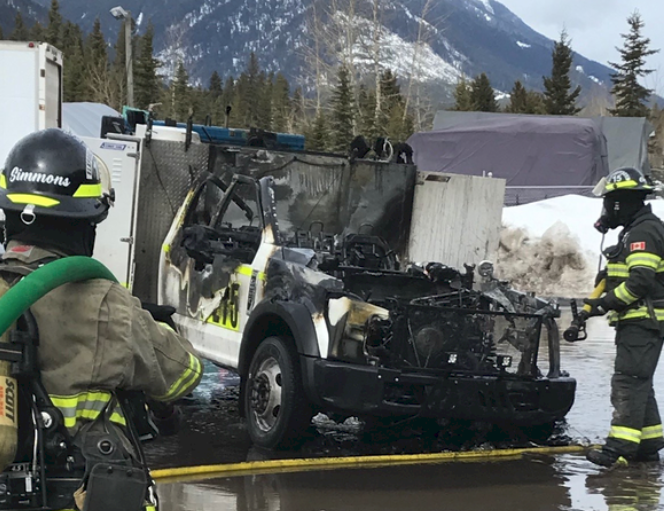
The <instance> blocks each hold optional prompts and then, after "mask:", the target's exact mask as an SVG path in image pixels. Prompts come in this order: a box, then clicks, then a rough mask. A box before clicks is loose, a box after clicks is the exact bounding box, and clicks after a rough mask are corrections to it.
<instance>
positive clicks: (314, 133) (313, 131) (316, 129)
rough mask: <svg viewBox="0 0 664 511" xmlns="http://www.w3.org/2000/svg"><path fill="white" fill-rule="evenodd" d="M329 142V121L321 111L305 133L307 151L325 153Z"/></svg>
mask: <svg viewBox="0 0 664 511" xmlns="http://www.w3.org/2000/svg"><path fill="white" fill-rule="evenodd" d="M329 140H330V134H329V130H328V125H327V120H326V119H325V115H324V114H323V111H322V110H321V111H320V112H318V115H316V117H315V119H314V122H313V124H312V125H311V127H310V129H309V130H308V131H307V132H306V133H305V146H306V149H307V151H325V150H327V149H328V142H329ZM346 150H348V148H346Z"/></svg>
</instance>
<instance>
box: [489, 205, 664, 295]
mask: <svg viewBox="0 0 664 511" xmlns="http://www.w3.org/2000/svg"><path fill="white" fill-rule="evenodd" d="M650 204H651V205H652V208H653V212H654V213H655V214H656V215H658V216H659V217H660V218H664V201H663V200H654V201H651V202H650ZM601 211H602V200H601V199H599V198H593V197H582V196H580V195H565V196H562V197H555V198H553V199H546V200H543V201H539V202H533V203H531V204H524V205H522V206H512V207H508V208H504V209H503V232H502V234H501V240H500V249H499V253H498V263H497V266H496V269H497V274H498V276H499V277H500V278H501V279H505V280H510V281H511V282H513V283H514V285H515V286H516V287H517V288H518V289H523V290H527V291H534V292H536V293H537V294H540V295H548V296H553V295H555V296H563V297H578V296H584V295H586V294H587V293H588V292H589V291H591V290H592V288H593V284H594V279H595V274H596V272H597V268H598V262H599V257H600V246H601V244H602V235H601V234H600V233H598V232H597V231H596V230H595V228H594V227H593V224H594V223H595V221H596V220H597V218H599V216H600V214H601ZM617 238H618V230H614V231H610V232H609V233H608V234H607V235H606V238H605V240H604V247H607V246H609V245H613V244H615V243H616V241H617ZM603 265H604V261H602V266H603Z"/></svg>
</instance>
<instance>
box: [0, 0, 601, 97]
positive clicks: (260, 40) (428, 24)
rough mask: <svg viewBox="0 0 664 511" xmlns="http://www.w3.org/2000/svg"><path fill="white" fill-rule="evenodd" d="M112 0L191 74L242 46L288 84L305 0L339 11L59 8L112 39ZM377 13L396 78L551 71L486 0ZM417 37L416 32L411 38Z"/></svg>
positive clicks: (528, 35) (363, 47)
mask: <svg viewBox="0 0 664 511" xmlns="http://www.w3.org/2000/svg"><path fill="white" fill-rule="evenodd" d="M18 1H21V2H22V3H25V2H28V1H34V2H36V3H37V4H40V5H41V6H42V7H44V6H48V4H49V3H50V0H0V8H1V7H2V5H3V4H13V3H14V2H18ZM120 1H121V5H122V6H123V7H124V8H125V9H127V10H130V11H131V13H132V15H133V16H134V18H135V19H136V20H137V22H138V25H139V27H138V28H139V30H144V29H145V26H146V25H147V21H148V20H150V21H152V23H153V24H154V26H155V31H156V41H155V43H156V48H157V51H159V52H160V56H161V57H162V59H163V60H165V61H166V63H167V64H168V63H169V62H175V61H177V59H178V58H180V57H182V58H184V61H185V64H186V66H187V68H188V70H189V72H190V74H191V76H192V77H194V78H195V79H198V80H201V81H202V82H204V83H207V80H208V78H209V77H210V75H211V73H212V72H213V71H214V70H217V71H218V72H219V73H220V74H221V75H222V76H226V75H231V74H232V75H238V74H239V73H240V72H241V71H242V69H243V68H244V66H245V64H246V60H247V57H248V55H249V52H250V51H254V52H256V54H257V55H258V57H259V60H260V64H261V66H262V67H263V68H266V69H268V70H275V71H276V70H280V71H282V72H284V73H285V74H286V75H287V77H288V78H289V79H291V80H293V81H297V80H296V79H297V78H298V77H301V76H305V75H307V70H308V69H310V68H308V67H307V63H306V59H305V54H306V53H307V51H306V48H311V47H313V43H312V37H313V33H312V30H313V29H312V27H313V24H312V22H311V20H312V19H313V12H314V5H315V7H316V13H317V14H318V17H320V18H322V22H321V25H322V26H323V27H325V28H329V27H330V26H331V25H332V24H334V23H335V22H338V21H339V20H338V16H339V15H337V18H334V17H329V16H326V15H325V14H324V11H325V7H326V6H329V5H330V4H331V3H332V2H330V1H329V0H328V1H323V0H318V1H316V3H314V2H315V0H95V1H94V2H91V1H89V0H60V5H61V10H62V12H63V14H64V15H65V16H66V17H67V18H69V19H70V20H72V21H74V22H77V23H79V24H81V25H82V26H83V27H84V28H85V29H86V30H89V29H90V28H91V26H92V23H93V21H94V19H95V17H97V16H98V17H100V19H101V21H102V25H103V27H104V29H105V31H106V32H107V34H108V38H109V41H114V40H115V36H116V33H117V29H118V27H119V23H118V22H116V21H115V20H114V19H113V18H112V17H111V15H110V14H109V10H110V9H111V8H112V7H114V6H116V5H117V4H118V2H120ZM346 1H348V0H346ZM354 1H355V3H356V11H355V12H356V15H358V16H359V18H356V20H357V21H356V22H355V27H356V29H357V30H356V33H357V34H358V35H357V39H356V40H355V45H354V52H353V54H354V58H355V59H356V63H357V65H360V66H362V65H366V66H373V54H372V53H371V51H370V49H371V44H370V43H371V42H372V41H371V38H372V34H373V26H374V25H373V16H372V15H373V13H372V10H371V4H372V0H354ZM337 3H339V4H342V3H343V2H337ZM321 13H323V14H321ZM424 13H425V14H424ZM423 14H424V16H423ZM380 20H381V25H382V33H381V37H380V41H381V60H382V63H383V65H384V66H386V67H391V68H392V69H393V70H396V72H397V74H398V75H399V76H401V77H408V76H409V75H410V73H411V71H412V70H413V68H414V67H413V66H414V65H415V66H416V71H417V72H416V73H415V75H416V76H417V77H419V78H420V79H421V80H423V81H429V82H441V83H443V84H452V83H455V82H456V81H457V80H458V78H459V76H461V75H464V76H468V77H474V76H475V75H477V74H479V73H481V72H486V73H487V74H488V76H489V77H490V79H491V81H492V84H493V85H494V87H495V88H496V89H498V90H500V91H508V90H510V89H511V87H512V85H513V83H514V80H515V79H521V80H522V81H523V82H525V83H526V84H527V85H528V86H529V87H533V88H537V89H541V86H542V76H544V75H548V74H549V73H550V69H551V48H552V44H553V43H552V41H551V40H550V39H548V38H546V37H544V36H543V35H541V34H539V33H537V32H535V31H534V30H532V29H531V28H530V27H529V26H528V25H526V24H525V23H524V22H523V21H522V20H521V19H520V18H518V17H517V16H516V15H514V14H513V13H512V12H511V11H510V10H509V9H507V8H506V7H505V6H504V5H503V4H501V3H500V2H498V1H495V0H381V1H380ZM0 22H2V20H0ZM3 24H6V23H4V22H3ZM418 34H420V35H424V37H423V38H421V40H422V42H421V43H420V44H418V43H417V41H418ZM329 43H330V42H329V39H328V41H326V44H327V46H330V44H329ZM334 44H336V45H339V46H340V45H343V44H345V43H344V41H340V40H339V41H334ZM166 70H168V68H167V69H166ZM572 72H573V78H574V80H575V81H577V82H578V83H580V84H581V85H582V86H583V87H584V89H585V90H586V91H589V90H591V89H593V88H598V87H603V86H605V85H608V83H609V74H610V72H611V70H610V69H609V68H608V67H606V66H604V65H602V64H599V63H597V62H594V61H591V60H589V59H586V58H584V57H583V56H581V55H576V56H575V62H574V67H573V71H572ZM309 74H311V73H309Z"/></svg>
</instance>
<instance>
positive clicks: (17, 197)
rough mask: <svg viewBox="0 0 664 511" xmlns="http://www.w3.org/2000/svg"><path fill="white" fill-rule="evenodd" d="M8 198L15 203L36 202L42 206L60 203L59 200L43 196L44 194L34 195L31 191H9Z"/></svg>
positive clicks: (46, 206)
mask: <svg viewBox="0 0 664 511" xmlns="http://www.w3.org/2000/svg"><path fill="white" fill-rule="evenodd" d="M7 198H8V199H9V200H10V201H12V202H13V203H14V204H34V205H35V206H41V207H42V208H52V207H53V206H57V205H58V204H60V201H59V200H56V199H51V198H50V197H43V196H42V195H33V194H31V193H8V194H7Z"/></svg>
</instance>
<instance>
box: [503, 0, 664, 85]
mask: <svg viewBox="0 0 664 511" xmlns="http://www.w3.org/2000/svg"><path fill="white" fill-rule="evenodd" d="M498 1H499V2H500V3H502V4H503V5H505V6H506V7H507V8H509V9H510V10H511V11H512V12H514V14H516V15H517V16H519V17H520V18H521V19H522V20H523V21H524V22H525V23H527V24H528V25H530V26H531V27H532V28H533V29H534V30H536V31H537V32H540V33H541V34H543V35H545V36H547V37H549V38H551V39H557V38H558V37H559V36H560V31H561V30H562V29H563V28H565V29H566V30H567V33H568V34H569V36H570V37H571V38H572V47H573V49H574V51H576V52H578V53H580V54H582V55H583V56H584V57H587V58H590V59H592V60H596V61H598V62H601V63H602V64H606V63H607V62H608V61H612V62H616V61H618V59H619V54H618V52H617V51H616V49H615V47H616V46H622V42H623V39H622V38H621V37H620V34H621V33H626V32H627V31H628V24H627V17H628V16H629V15H630V14H631V13H632V12H634V11H635V10H638V11H639V12H640V14H641V17H642V18H643V21H644V22H645V27H644V30H643V33H644V35H645V36H646V37H649V38H650V39H651V41H652V42H651V48H653V49H658V48H661V49H662V51H661V52H660V53H658V54H656V55H653V56H652V57H650V59H649V60H648V62H647V64H648V66H649V68H650V69H654V70H655V72H654V73H652V74H651V75H650V76H649V77H647V78H646V81H645V85H646V86H647V87H650V88H652V89H655V90H656V91H657V92H658V93H659V94H660V95H661V94H663V93H664V30H662V28H661V23H662V20H664V0H498Z"/></svg>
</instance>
